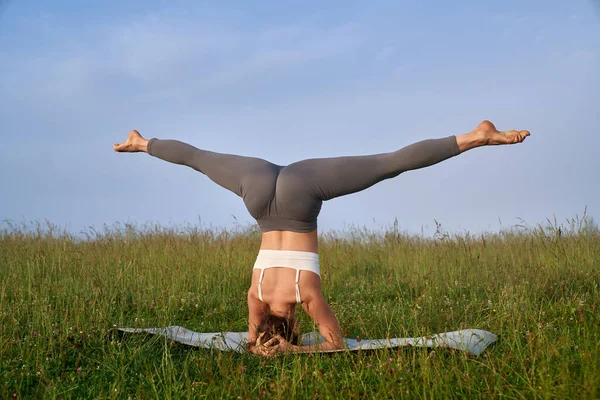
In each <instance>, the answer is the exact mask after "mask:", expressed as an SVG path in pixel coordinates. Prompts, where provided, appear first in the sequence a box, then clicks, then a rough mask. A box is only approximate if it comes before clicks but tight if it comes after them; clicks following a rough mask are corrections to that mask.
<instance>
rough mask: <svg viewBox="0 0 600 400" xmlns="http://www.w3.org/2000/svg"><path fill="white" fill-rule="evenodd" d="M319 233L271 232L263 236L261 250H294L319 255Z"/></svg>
mask: <svg viewBox="0 0 600 400" xmlns="http://www.w3.org/2000/svg"><path fill="white" fill-rule="evenodd" d="M317 238H318V236H317V231H316V230H314V231H312V232H308V233H298V232H291V231H269V232H265V233H263V234H262V242H261V245H260V249H261V250H294V251H308V252H311V253H319V248H318V244H317Z"/></svg>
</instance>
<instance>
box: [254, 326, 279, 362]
mask: <svg viewBox="0 0 600 400" xmlns="http://www.w3.org/2000/svg"><path fill="white" fill-rule="evenodd" d="M264 336H265V334H264V332H263V333H261V334H260V335H258V338H257V339H256V342H255V343H254V344H251V345H250V346H249V347H248V350H250V352H251V353H252V354H254V355H257V356H261V357H265V358H273V357H275V356H276V355H277V353H278V348H279V344H278V343H276V342H277V341H278V340H279V338H278V337H277V336H275V337H272V338H271V339H269V340H267V341H266V342H265V343H262V340H263V338H264Z"/></svg>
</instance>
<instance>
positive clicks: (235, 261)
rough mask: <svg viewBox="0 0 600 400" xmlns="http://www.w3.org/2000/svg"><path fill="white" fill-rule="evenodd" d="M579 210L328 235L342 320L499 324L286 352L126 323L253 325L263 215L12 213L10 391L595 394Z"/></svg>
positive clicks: (588, 250) (6, 360)
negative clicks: (180, 219) (216, 218)
mask: <svg viewBox="0 0 600 400" xmlns="http://www.w3.org/2000/svg"><path fill="white" fill-rule="evenodd" d="M567 225H568V226H567V227H563V226H558V225H557V224H556V223H551V224H545V225H543V226H542V225H539V226H537V227H534V228H530V229H522V230H520V231H516V230H514V231H512V232H502V233H498V234H487V235H478V236H473V235H469V234H465V235H462V236H449V235H442V234H438V235H436V237H435V238H434V239H429V240H428V239H424V238H419V237H411V236H408V235H405V234H402V233H399V232H398V231H397V230H395V229H391V230H389V231H387V232H380V233H376V232H368V231H364V230H352V231H350V232H345V233H344V234H329V235H322V236H321V238H320V252H321V268H322V278H323V286H324V292H325V296H326V298H328V299H329V301H330V304H331V306H332V308H333V310H334V311H335V312H336V314H337V316H338V319H339V321H340V324H341V326H342V330H343V333H344V335H345V336H347V337H356V336H360V337H364V338H381V337H386V336H391V337H407V336H422V335H428V334H433V333H438V332H444V331H452V330H457V329H461V328H480V329H485V330H488V331H491V332H494V333H496V334H498V335H499V338H500V339H499V341H498V342H497V343H496V344H494V345H493V346H492V347H490V348H489V349H488V350H487V351H486V352H485V353H484V354H483V355H482V356H480V357H479V358H473V357H470V356H469V355H468V354H465V353H463V352H459V351H453V350H450V349H436V350H435V351H431V350H430V349H415V348H412V349H396V350H381V351H375V352H359V353H350V354H336V355H322V354H321V355H319V354H313V355H297V354H296V355H285V356H280V357H277V358H275V359H272V360H264V359H261V358H257V357H254V356H252V355H249V354H236V353H221V352H218V351H214V350H212V351H211V350H199V349H195V348H188V347H185V346H182V345H179V344H176V343H172V342H169V341H167V340H166V339H164V338H160V337H151V336H144V335H125V336H122V335H118V334H117V333H115V331H114V327H116V326H130V327H150V326H165V325H182V326H185V327H187V328H190V329H193V330H196V331H245V330H246V329H247V321H246V317H247V315H246V313H247V307H246V303H245V297H246V293H247V288H248V286H249V282H250V275H251V266H252V264H253V262H254V258H255V256H256V253H257V251H258V246H259V244H260V235H259V233H258V232H256V231H253V230H248V231H246V232H226V231H215V230H212V231H209V230H200V229H195V228H187V229H167V228H161V227H151V228H150V227H145V228H143V229H138V228H135V227H131V226H125V227H123V228H122V229H106V230H105V231H103V232H97V231H94V230H92V231H90V232H88V233H87V237H86V238H84V239H81V238H78V237H74V236H72V235H69V234H68V233H65V232H59V231H57V230H56V229H55V228H53V227H52V226H49V227H48V228H44V229H42V228H40V227H37V229H36V228H34V229H31V227H14V226H9V227H8V228H6V229H4V230H3V231H0V397H1V398H10V397H11V396H14V397H16V398H118V399H123V398H161V399H163V398H166V399H168V398H201V397H206V398H256V397H261V398H288V399H291V398H332V399H334V398H367V397H373V398H432V399H440V398H491V397H502V398H510V399H521V398H523V399H535V398H560V399H564V398H578V399H594V398H595V399H597V398H600V341H599V339H598V338H600V317H599V316H600V288H599V284H600V235H599V234H598V231H597V230H589V229H587V230H586V229H582V226H583V225H582V224H581V221H579V220H577V221H571V224H570V225H569V224H567ZM299 314H300V315H302V314H303V313H301V312H299ZM300 324H301V329H302V331H303V332H307V331H311V330H312V329H313V326H312V325H311V322H310V321H309V319H307V318H306V316H304V315H302V316H301V318H300Z"/></svg>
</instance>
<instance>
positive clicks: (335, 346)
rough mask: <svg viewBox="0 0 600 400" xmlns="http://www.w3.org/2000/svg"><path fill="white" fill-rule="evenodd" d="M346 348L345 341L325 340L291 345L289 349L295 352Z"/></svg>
mask: <svg viewBox="0 0 600 400" xmlns="http://www.w3.org/2000/svg"><path fill="white" fill-rule="evenodd" d="M344 348H345V346H344V343H343V342H339V343H333V342H323V343H319V344H317V345H313V346H294V345H290V347H289V348H288V351H290V352H293V353H312V352H315V351H331V350H343V349H344Z"/></svg>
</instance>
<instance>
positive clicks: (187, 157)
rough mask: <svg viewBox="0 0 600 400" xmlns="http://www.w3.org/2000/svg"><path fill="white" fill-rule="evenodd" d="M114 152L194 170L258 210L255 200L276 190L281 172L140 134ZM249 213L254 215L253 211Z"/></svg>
mask: <svg viewBox="0 0 600 400" xmlns="http://www.w3.org/2000/svg"><path fill="white" fill-rule="evenodd" d="M113 148H114V150H115V151H119V152H146V153H148V154H150V155H151V156H154V157H157V158H160V159H161V160H164V161H168V162H171V163H174V164H179V165H185V166H188V167H190V168H193V169H195V170H196V171H199V172H201V173H203V174H205V175H206V176H208V177H209V178H210V179H211V180H212V181H213V182H215V183H217V184H218V185H220V186H222V187H224V188H226V189H229V190H230V191H232V192H233V193H235V194H237V195H238V196H240V197H243V198H244V202H246V203H247V205H249V204H248V202H250V203H252V204H253V205H254V206H255V207H258V206H259V204H258V203H260V199H259V198H256V199H253V198H254V197H257V196H258V197H261V196H260V195H262V194H263V193H264V194H268V192H269V191H273V190H274V189H275V182H276V180H277V175H278V174H279V170H280V169H281V167H280V166H278V165H275V164H273V163H270V162H268V161H266V160H263V159H260V158H254V157H244V156H239V155H234V154H223V153H216V152H212V151H207V150H201V149H198V148H196V147H194V146H191V145H189V144H187V143H183V142H180V141H178V140H159V139H150V140H146V139H144V138H143V137H142V136H141V135H140V134H139V132H137V131H131V132H130V133H129V136H128V138H127V141H126V142H125V143H122V144H116V145H114V146H113ZM255 192H256V193H255ZM265 192H266V193H265ZM254 194H256V195H257V196H254ZM247 197H250V198H247ZM254 203H256V204H254ZM249 211H250V212H251V214H252V213H253V211H254V210H249Z"/></svg>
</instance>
